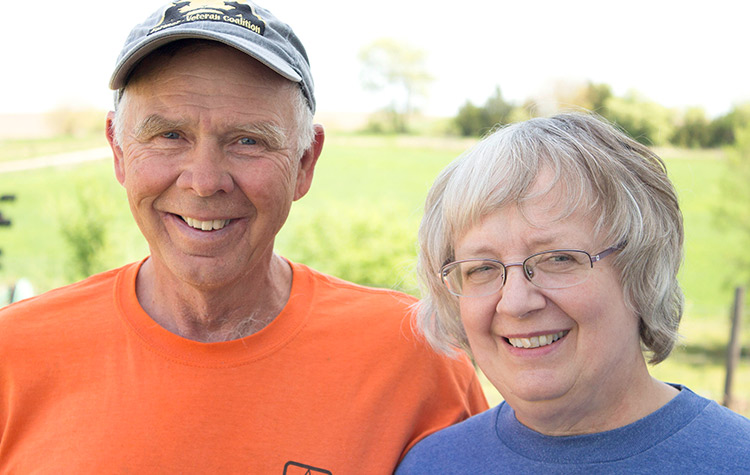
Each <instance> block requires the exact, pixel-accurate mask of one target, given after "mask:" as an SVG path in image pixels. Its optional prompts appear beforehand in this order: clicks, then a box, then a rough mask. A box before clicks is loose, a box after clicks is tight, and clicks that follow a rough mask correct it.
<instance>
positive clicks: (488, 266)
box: [443, 259, 505, 297]
mask: <svg viewBox="0 0 750 475" xmlns="http://www.w3.org/2000/svg"><path fill="white" fill-rule="evenodd" d="M504 272H505V271H504V269H503V265H502V264H500V263H499V262H494V261H488V260H482V259H476V260H467V261H462V262H454V263H452V264H450V265H448V266H446V267H444V268H443V282H445V285H446V286H447V287H448V290H449V291H450V292H451V293H452V294H454V295H459V296H463V297H481V296H484V295H489V294H492V293H494V292H497V291H498V290H500V288H501V287H502V286H503V273H504Z"/></svg>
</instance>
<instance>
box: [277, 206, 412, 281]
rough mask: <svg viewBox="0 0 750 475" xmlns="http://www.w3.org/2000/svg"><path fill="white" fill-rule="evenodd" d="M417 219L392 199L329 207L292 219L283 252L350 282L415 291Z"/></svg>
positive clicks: (293, 258) (291, 257)
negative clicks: (377, 202)
mask: <svg viewBox="0 0 750 475" xmlns="http://www.w3.org/2000/svg"><path fill="white" fill-rule="evenodd" d="M417 219H418V218H417V217H413V219H409V218H408V213H407V212H405V211H404V209H403V207H401V206H398V205H395V204H393V203H391V204H385V205H384V204H382V203H381V204H379V205H378V206H375V205H359V206H347V207H339V208H325V209H321V210H318V211H313V212H311V213H309V214H306V215H305V216H304V217H302V218H301V219H300V220H299V221H296V222H295V223H290V225H291V229H290V233H289V239H288V240H287V242H288V244H287V247H288V249H282V250H281V252H282V253H283V254H284V255H285V256H287V257H289V258H290V259H292V260H293V261H296V262H300V263H302V264H305V265H308V266H310V267H313V268H315V269H317V270H319V271H321V272H325V273H327V274H331V275H334V276H336V277H340V278H342V279H345V280H348V281H351V282H356V283H358V284H361V285H367V286H372V287H385V288H392V289H396V290H400V291H403V292H407V293H411V294H416V293H417V284H416V279H415V277H414V274H415V272H414V265H415V262H416V254H417V253H416V233H417V226H418V223H417Z"/></svg>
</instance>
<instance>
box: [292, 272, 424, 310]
mask: <svg viewBox="0 0 750 475" xmlns="http://www.w3.org/2000/svg"><path fill="white" fill-rule="evenodd" d="M292 266H293V269H294V272H295V275H297V276H299V277H301V278H303V279H310V280H311V281H313V282H314V285H315V289H316V291H318V292H319V293H320V295H319V296H320V297H324V298H332V299H337V298H341V299H342V300H344V301H346V302H348V303H350V304H352V305H362V304H364V303H365V302H371V301H377V302H379V303H381V304H382V305H389V306H393V307H400V308H405V307H411V306H412V305H414V304H415V303H416V302H417V299H416V298H415V297H414V296H412V295H408V294H406V293H404V292H401V291H398V290H394V289H387V288H379V287H369V286H366V285H361V284H356V283H354V282H350V281H347V280H344V279H341V278H339V277H335V276H332V275H330V274H326V273H324V272H320V271H318V270H315V269H313V268H311V267H308V266H306V265H304V264H299V263H293V264H292Z"/></svg>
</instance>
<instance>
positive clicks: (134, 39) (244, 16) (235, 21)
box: [109, 0, 315, 113]
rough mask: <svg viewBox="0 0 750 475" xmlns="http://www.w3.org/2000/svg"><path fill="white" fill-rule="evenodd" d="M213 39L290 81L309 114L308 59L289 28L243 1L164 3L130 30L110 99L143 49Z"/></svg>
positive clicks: (144, 52)
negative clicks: (296, 88)
mask: <svg viewBox="0 0 750 475" xmlns="http://www.w3.org/2000/svg"><path fill="white" fill-rule="evenodd" d="M190 38H197V39H205V40H212V41H218V42H220V43H224V44H226V45H229V46H231V47H233V48H236V49H238V50H239V51H242V52H243V53H246V54H248V55H250V56H252V57H253V58H255V59H256V60H258V61H260V62H261V63H263V64H264V65H266V66H267V67H269V68H270V69H271V70H273V71H275V72H276V73H278V74H279V75H281V76H283V77H285V78H286V79H288V80H290V81H293V82H296V83H298V84H299V86H300V88H301V89H302V93H303V94H304V96H305V98H306V99H307V103H308V104H309V106H310V110H311V111H312V112H313V113H315V95H314V93H313V79H312V75H311V73H310V62H309V60H308V58H307V53H306V52H305V48H304V46H302V43H301V42H300V40H299V38H297V36H296V35H295V34H294V32H293V31H292V29H291V27H289V25H287V24H286V23H284V22H282V21H280V20H279V19H278V18H276V17H275V16H274V15H273V14H272V13H271V12H269V11H268V10H266V9H264V8H262V7H259V6H258V5H255V4H254V3H252V2H249V1H245V0H237V1H231V2H227V1H202V2H191V1H175V2H171V3H169V4H168V5H164V6H163V7H161V8H160V9H159V10H157V11H156V12H154V13H153V14H151V16H149V17H148V18H147V19H146V21H144V22H143V23H141V24H140V25H137V26H136V27H135V28H133V30H132V31H131V32H130V35H129V36H128V38H127V40H126V41H125V46H124V47H123V49H122V51H121V52H120V56H119V57H118V58H117V64H116V66H115V70H114V72H113V73H112V77H111V79H110V82H109V87H110V89H113V90H115V91H117V94H116V99H115V100H116V101H117V100H119V97H120V95H121V93H122V88H123V87H125V84H126V83H127V81H128V78H129V76H130V73H131V72H132V71H133V69H134V68H135V67H136V66H137V65H138V63H139V62H140V61H141V60H143V59H144V58H145V57H146V56H147V55H148V54H149V53H151V52H153V51H154V50H156V49H157V48H159V47H160V46H164V45H165V44H167V43H170V42H172V41H177V40H183V39H190Z"/></svg>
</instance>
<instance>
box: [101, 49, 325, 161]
mask: <svg viewBox="0 0 750 475" xmlns="http://www.w3.org/2000/svg"><path fill="white" fill-rule="evenodd" d="M219 44H220V43H217V42H215V41H208V40H195V39H190V40H181V41H174V42H172V43H168V44H167V45H165V46H162V47H161V48H159V49H157V50H156V51H155V52H153V53H151V54H150V55H149V57H150V56H153V55H169V56H173V55H175V54H177V53H178V52H179V51H181V50H183V49H184V48H187V47H193V48H205V47H216V45H219ZM144 61H145V60H144ZM137 69H138V68H137V67H136V69H135V70H134V71H136V72H137ZM136 72H134V74H136ZM129 79H131V78H129ZM286 82H288V84H289V86H290V87H292V88H293V92H292V98H291V100H292V110H293V113H294V119H295V129H296V134H297V136H296V137H295V138H294V139H295V154H296V157H295V158H297V159H299V158H301V157H302V155H303V154H304V153H305V152H306V151H307V150H309V149H310V147H312V145H313V141H314V140H315V127H314V124H313V113H312V111H311V110H310V105H309V103H308V101H307V99H306V98H305V95H304V93H303V91H302V89H301V88H300V87H299V86H298V84H296V83H294V82H292V81H286ZM127 88H128V86H127V84H126V85H125V87H123V88H122V89H121V90H119V91H117V92H116V94H115V116H114V119H113V124H112V125H113V127H114V138H115V142H116V143H117V144H122V139H123V137H124V132H125V131H124V124H125V120H124V117H125V115H126V114H127V110H128V94H127Z"/></svg>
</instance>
